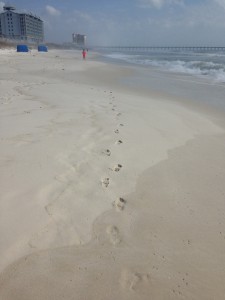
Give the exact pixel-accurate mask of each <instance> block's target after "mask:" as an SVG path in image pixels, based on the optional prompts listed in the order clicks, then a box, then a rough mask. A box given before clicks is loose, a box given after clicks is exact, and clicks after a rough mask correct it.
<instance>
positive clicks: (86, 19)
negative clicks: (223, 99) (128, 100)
mask: <svg viewBox="0 0 225 300" xmlns="http://www.w3.org/2000/svg"><path fill="white" fill-rule="evenodd" d="M7 3H11V4H12V5H15V6H16V8H17V9H18V10H19V11H27V12H32V13H34V14H37V15H38V16H40V17H41V18H42V19H43V20H44V28H45V39H46V40H47V41H53V42H71V41H72V37H71V36H72V33H73V32H76V33H81V34H86V35H87V41H88V43H89V44H92V45H137V46H142V45H143V46H146V45H150V46H154V45H164V46H165V45H170V46H171V45H178V46H181V45H182V46H183V45H187V46H188V45H222V46H225V0H111V1H109V0H79V1H78V0H14V1H13V0H10V2H8V1H7ZM3 4H4V1H0V10H1V9H2V6H3Z"/></svg>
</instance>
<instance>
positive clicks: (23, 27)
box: [0, 5, 44, 43]
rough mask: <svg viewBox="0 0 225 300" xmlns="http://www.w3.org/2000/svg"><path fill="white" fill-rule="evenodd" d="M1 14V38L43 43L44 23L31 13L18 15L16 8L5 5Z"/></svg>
mask: <svg viewBox="0 0 225 300" xmlns="http://www.w3.org/2000/svg"><path fill="white" fill-rule="evenodd" d="M3 10H4V11H3V12H2V13H1V14H0V37H3V38H6V39H12V40H23V41H29V42H37V43H39V42H43V40H44V26H43V21H42V20H41V19H40V18H39V17H37V16H35V15H33V14H31V13H18V12H16V11H15V7H13V6H10V5H5V6H4V7H3Z"/></svg>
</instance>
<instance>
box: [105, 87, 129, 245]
mask: <svg viewBox="0 0 225 300" xmlns="http://www.w3.org/2000/svg"><path fill="white" fill-rule="evenodd" d="M104 93H106V91H104ZM114 101H115V97H114V96H113V95H112V92H110V101H109V105H111V110H112V111H113V112H115V117H116V120H118V117H120V116H121V113H120V112H118V111H116V108H117V106H116V105H115V104H114ZM123 126H124V124H123V123H119V125H118V128H119V127H120V128H121V127H123ZM118 128H116V129H115V130H114V133H115V134H116V135H118V134H119V133H120V130H119V129H118ZM115 144H116V145H121V144H123V141H122V140H121V139H118V140H116V142H115ZM103 154H104V155H106V156H110V155H111V150H110V149H105V150H103ZM122 168H123V166H122V164H119V163H118V164H116V165H115V166H114V167H110V168H109V169H110V170H111V171H112V172H117V173H118V172H120V171H121V169H122ZM101 184H102V187H103V188H108V187H109V185H110V178H109V177H105V178H102V180H101ZM112 205H113V207H114V209H115V210H116V211H117V212H122V211H123V210H124V209H125V206H126V200H125V199H124V198H122V197H119V198H118V199H116V200H115V201H114V202H113V203H112ZM106 234H107V236H108V239H109V242H110V243H111V244H112V245H114V246H116V245H118V244H119V243H120V242H121V236H120V231H119V229H118V228H117V226H115V225H108V226H107V228H106Z"/></svg>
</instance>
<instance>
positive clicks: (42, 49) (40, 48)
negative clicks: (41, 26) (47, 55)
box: [38, 45, 48, 52]
mask: <svg viewBox="0 0 225 300" xmlns="http://www.w3.org/2000/svg"><path fill="white" fill-rule="evenodd" d="M38 52H48V48H47V46H45V45H39V46H38Z"/></svg>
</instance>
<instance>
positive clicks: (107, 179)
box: [102, 178, 109, 187]
mask: <svg viewBox="0 0 225 300" xmlns="http://www.w3.org/2000/svg"><path fill="white" fill-rule="evenodd" d="M108 185H109V178H103V179H102V186H104V187H108Z"/></svg>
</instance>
